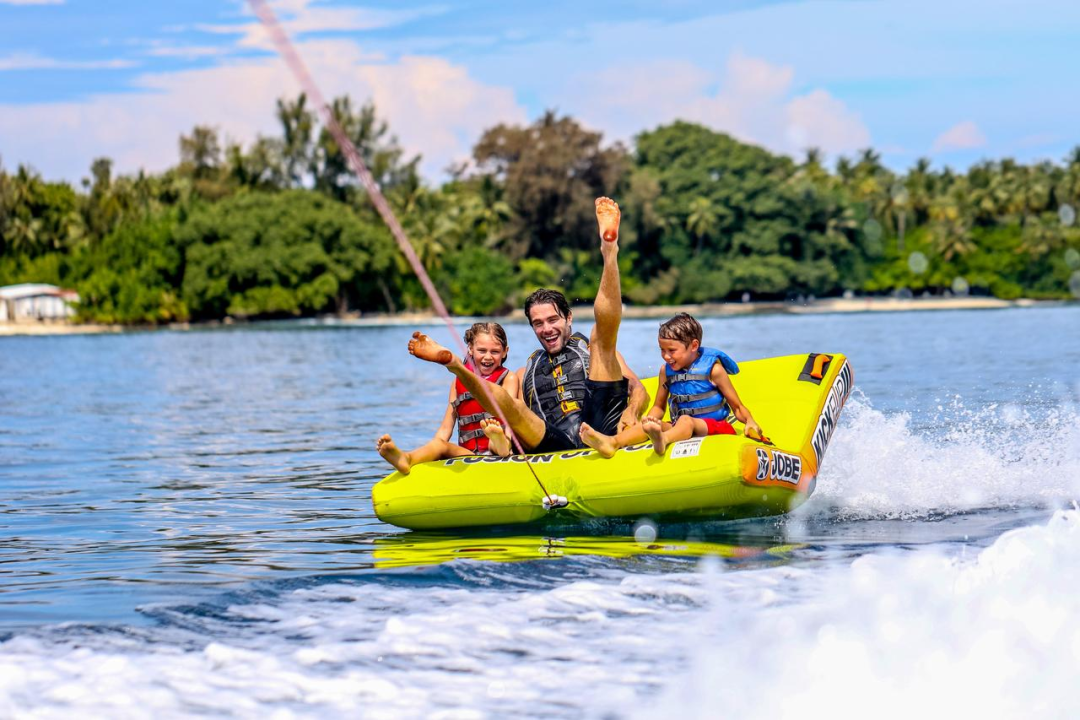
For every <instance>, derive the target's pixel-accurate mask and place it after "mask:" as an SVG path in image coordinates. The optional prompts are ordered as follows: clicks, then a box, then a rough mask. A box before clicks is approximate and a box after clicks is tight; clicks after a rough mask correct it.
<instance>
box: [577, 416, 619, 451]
mask: <svg viewBox="0 0 1080 720" xmlns="http://www.w3.org/2000/svg"><path fill="white" fill-rule="evenodd" d="M578 436H579V437H580V438H581V442H583V443H585V444H586V445H588V446H589V447H591V448H592V449H593V450H595V451H596V452H598V453H600V456H601V457H606V458H609V457H611V456H613V455H614V454H615V452H616V451H617V450H618V449H619V448H617V447H615V438H613V437H611V436H610V435H605V434H603V433H599V432H596V431H595V430H593V429H592V428H591V427H589V424H588V423H581V429H580V430H578Z"/></svg>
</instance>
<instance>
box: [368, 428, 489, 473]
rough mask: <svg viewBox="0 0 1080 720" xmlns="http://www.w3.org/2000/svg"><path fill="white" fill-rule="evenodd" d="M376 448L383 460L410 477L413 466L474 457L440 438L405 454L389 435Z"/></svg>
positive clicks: (381, 439) (380, 440)
mask: <svg viewBox="0 0 1080 720" xmlns="http://www.w3.org/2000/svg"><path fill="white" fill-rule="evenodd" d="M375 447H376V448H377V449H378V451H379V454H380V455H382V457H383V459H384V460H386V462H388V463H390V464H391V465H393V466H394V468H395V469H396V470H397V471H398V472H399V473H401V474H402V475H408V474H409V472H410V471H412V466H413V465H417V464H419V463H424V462H430V461H432V460H442V459H444V458H452V457H461V456H463V455H472V453H471V452H469V451H468V450H466V449H465V448H463V447H461V446H460V445H455V444H454V443H449V442H446V441H445V440H440V439H438V438H435V439H433V440H430V441H428V442H426V443H424V444H423V445H421V446H420V447H418V448H416V449H415V450H412V451H410V452H403V451H402V450H400V449H399V448H398V446H397V445H395V444H394V441H393V440H392V439H391V438H390V436H389V435H383V436H382V437H381V438H379V440H378V442H377V443H376V444H375Z"/></svg>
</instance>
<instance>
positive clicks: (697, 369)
mask: <svg viewBox="0 0 1080 720" xmlns="http://www.w3.org/2000/svg"><path fill="white" fill-rule="evenodd" d="M717 362H719V363H720V364H721V365H722V366H723V368H724V371H725V372H726V373H727V374H728V375H737V374H738V373H739V365H738V363H736V362H735V361H734V360H732V359H731V358H730V357H728V354H727V353H725V352H722V351H720V350H716V349H714V348H707V347H702V348H700V349H699V350H698V359H697V360H695V361H694V364H693V365H691V366H690V367H688V368H686V369H685V370H678V371H676V370H675V369H674V368H672V367H671V365H665V366H664V372H665V373H666V375H667V379H666V381H665V383H664V385H665V386H666V387H667V391H668V408H669V409H670V411H671V422H675V421H676V420H678V419H679V418H680V417H681V416H683V415H689V416H691V417H694V418H700V419H702V420H704V419H705V418H711V419H713V420H727V419H728V415H730V414H731V409H730V408H729V407H728V404H727V401H726V400H724V396H723V395H721V394H720V391H719V390H718V389H717V388H716V386H715V385H713V384H712V381H711V380H709V373H711V372H712V368H713V365H715V364H716V363H717Z"/></svg>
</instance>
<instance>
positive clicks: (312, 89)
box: [248, 0, 567, 510]
mask: <svg viewBox="0 0 1080 720" xmlns="http://www.w3.org/2000/svg"><path fill="white" fill-rule="evenodd" d="M248 4H249V5H251V9H252V10H253V11H254V12H255V15H257V16H258V18H259V20H260V21H261V22H262V24H263V25H264V26H265V27H266V29H267V31H268V32H269V33H270V37H271V39H272V40H273V41H274V45H275V46H276V47H277V50H278V53H279V54H280V55H281V57H282V59H283V60H284V61H285V64H286V65H288V66H289V69H290V70H291V71H292V73H293V76H295V77H296V80H297V82H299V83H300V86H301V87H302V88H303V89H304V92H305V93H307V95H308V96H309V97H310V98H311V101H312V102H313V103H314V104H315V107H316V108H318V110H319V113H320V114H321V115H322V119H323V123H324V124H325V125H326V128H327V129H328V130H329V131H330V134H331V135H333V136H334V140H335V141H336V142H337V144H338V147H340V148H341V150H342V152H343V153H344V154H345V159H346V160H348V162H349V168H350V169H351V170H352V171H353V173H354V174H355V175H356V177H357V178H359V179H360V183H361V184H362V185H363V186H364V189H365V190H367V194H368V197H369V198H371V202H372V204H373V205H374V206H375V209H376V210H377V211H378V213H379V215H380V216H381V217H382V219H383V222H385V223H386V226H387V227H388V228H390V233H391V234H392V235H393V236H394V240H396V241H397V244H398V247H400V248H401V252H403V253H404V254H405V259H406V260H408V261H409V265H410V266H411V267H412V269H413V272H414V273H416V277H417V278H418V279H419V280H420V285H421V286H423V288H424V292H426V293H427V296H428V298H430V300H431V306H432V307H433V308H435V312H437V313H438V314H439V317H441V318H442V319H443V321H444V322H445V323H446V327H447V329H449V330H450V335H451V337H453V338H454V339H455V340H456V341H457V344H458V349H459V350H461V356H462V357H465V356H466V355H468V353H469V351H468V348H466V347H465V343H464V342H463V341H462V339H461V338H460V337H459V336H458V334H457V331H456V330H455V329H454V323H453V321H452V320H451V319H450V313H449V312H447V310H446V305H445V304H444V303H443V301H442V298H441V297H440V296H439V292H438V290H436V289H435V285H434V283H432V282H431V277H429V276H428V274H427V271H426V270H424V266H423V265H422V264H421V263H420V258H418V257H417V256H416V251H415V250H414V249H413V246H412V243H410V242H409V239H408V237H406V235H405V230H404V229H403V228H402V227H401V223H400V222H398V219H397V216H396V215H394V211H393V210H391V209H390V204H389V203H388V202H386V197H385V196H384V195H383V194H382V190H380V189H379V185H378V183H376V182H375V178H374V177H372V175H371V172H370V171H368V169H367V166H366V165H364V161H363V160H362V159H361V158H360V153H359V152H357V150H356V146H355V145H354V144H353V142H352V139H350V138H349V136H348V135H347V134H346V133H345V131H344V130H343V129H342V128H341V126H340V125H339V124H338V122H337V120H336V119H335V118H334V114H333V113H332V112H331V111H330V106H329V105H327V104H326V100H325V99H324V98H323V95H322V93H321V92H319V86H318V85H316V84H315V80H314V78H312V77H311V73H310V72H308V69H307V66H306V65H305V64H304V61H303V59H302V58H301V57H300V54H299V53H298V52H297V51H296V47H295V46H294V45H293V44H292V41H290V40H289V36H288V35H287V34H286V33H285V30H284V28H282V27H281V23H279V22H278V19H277V16H276V15H275V14H274V11H273V10H272V9H271V8H270V5H269V3H267V2H266V0H248ZM473 372H475V370H474V371H473ZM481 387H482V388H483V391H484V395H486V396H487V400H488V403H489V404H490V405H491V407H493V408H494V409H495V412H496V414H497V415H498V416H499V421H500V422H502V424H503V427H507V428H509V427H510V424H509V423H508V422H507V421H506V418H505V417H504V416H503V413H502V411H501V410H500V409H499V406H498V404H497V403H496V402H495V398H494V396H493V394H492V392H491V388H489V387H488V383H486V382H485V383H482V385H481ZM510 440H511V441H512V442H513V443H514V447H515V448H517V451H518V453H522V454H523V453H524V452H525V451H524V449H522V447H521V442H520V441H519V440H518V439H517V436H516V435H515V434H513V433H511V434H510ZM525 466H526V467H527V468H529V472H530V473H532V476H533V479H535V480H536V483H537V484H538V485H539V486H540V489H541V490H542V491H543V493H544V503H543V504H544V508H545V509H548V510H550V509H552V508H559V507H565V506H566V504H567V502H566V498H563V497H559V496H557V495H551V494H550V493H548V491H547V488H545V487H544V483H542V482H540V477H539V476H538V475H537V474H536V470H535V468H533V466H532V463H529V462H526V463H525Z"/></svg>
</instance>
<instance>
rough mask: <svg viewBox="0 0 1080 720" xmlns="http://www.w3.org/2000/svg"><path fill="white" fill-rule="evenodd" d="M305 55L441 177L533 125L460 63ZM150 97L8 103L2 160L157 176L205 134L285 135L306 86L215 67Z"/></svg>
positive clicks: (334, 49)
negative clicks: (490, 132)
mask: <svg viewBox="0 0 1080 720" xmlns="http://www.w3.org/2000/svg"><path fill="white" fill-rule="evenodd" d="M298 49H299V50H300V53H301V54H302V55H303V56H304V58H305V60H306V61H307V63H308V66H309V69H310V70H311V73H312V75H313V76H314V77H315V79H316V81H317V82H319V83H320V86H321V89H322V92H323V93H324V94H325V95H326V97H328V98H330V97H335V96H338V95H343V94H348V95H350V96H351V97H352V98H353V100H354V101H355V102H356V103H357V104H359V103H361V102H363V101H365V100H367V99H369V98H371V99H372V100H374V102H375V106H376V108H377V110H378V112H379V114H380V116H382V117H383V118H385V119H386V120H387V121H388V122H389V124H390V129H391V132H393V133H394V134H396V135H397V136H398V138H399V139H400V141H401V144H402V145H403V146H404V147H405V148H406V150H407V151H409V152H410V153H422V154H423V156H424V160H423V166H422V167H423V172H424V173H425V175H426V176H427V177H429V178H434V177H437V176H438V175H439V174H440V173H441V172H442V170H443V169H445V167H446V166H447V165H448V164H449V163H450V162H451V161H456V160H459V159H461V158H463V157H465V156H467V154H468V153H469V151H470V149H471V146H472V144H473V143H474V142H475V141H476V140H477V139H478V137H479V135H480V133H481V132H482V131H483V130H484V129H485V128H487V127H490V126H491V125H494V124H496V123H499V122H512V123H518V122H524V121H525V119H526V115H525V111H524V110H523V109H522V108H521V107H520V106H519V105H518V104H517V102H516V100H515V98H514V95H513V92H512V91H511V90H510V89H508V88H502V87H497V86H491V85H485V84H483V83H480V82H478V81H477V80H475V79H473V78H472V77H470V76H469V74H468V72H467V71H466V70H465V69H464V68H462V67H460V66H457V65H453V64H451V63H450V62H448V61H446V60H443V59H440V58H432V57H405V58H401V59H400V60H399V61H397V62H385V61H382V62H377V61H373V60H372V59H371V57H370V56H365V55H364V54H363V53H361V52H360V49H359V48H358V46H357V45H356V44H355V43H354V42H352V41H347V40H318V41H311V42H307V43H302V44H300V45H299V46H298ZM136 86H137V88H138V89H141V90H143V91H144V92H136V93H132V92H126V93H115V94H101V95H96V96H93V97H91V98H89V99H87V100H85V101H79V102H64V103H40V104H28V105H15V104H10V105H0V138H2V142H3V145H2V146H0V154H2V155H3V157H4V160H5V161H6V162H5V164H7V165H8V166H12V165H15V164H18V163H20V162H28V163H31V164H33V166H34V167H35V168H36V169H38V170H39V171H40V172H42V173H43V174H44V175H45V176H46V177H50V178H55V177H62V178H66V179H69V180H76V179H78V178H80V177H82V176H84V175H85V174H86V173H87V169H88V168H89V166H90V162H91V160H92V159H93V158H95V157H99V156H103V155H104V156H108V157H111V158H113V160H114V161H115V162H116V168H117V170H118V171H119V172H133V171H135V170H137V169H139V168H144V169H146V170H148V171H159V170H162V169H164V168H166V167H168V166H171V165H173V164H175V163H176V162H177V160H178V150H177V141H178V138H179V135H180V134H181V133H188V132H190V131H191V128H192V127H193V126H194V125H196V124H203V125H211V126H215V127H217V128H218V129H219V130H220V131H221V133H222V135H223V136H224V137H228V138H231V139H234V140H238V141H241V142H249V141H251V140H252V139H254V137H255V135H256V134H258V133H263V134H275V135H276V134H278V133H279V132H280V131H279V128H278V126H277V124H276V123H277V121H276V120H275V118H274V103H275V101H276V100H277V99H278V98H280V97H283V96H284V97H296V96H297V95H298V94H299V88H298V86H297V85H296V84H295V82H294V81H293V79H292V76H291V75H290V74H289V72H288V70H287V69H286V68H285V66H284V64H283V63H282V62H281V61H280V60H278V59H277V58H276V57H275V58H260V59H245V60H232V61H229V62H226V63H224V64H222V65H219V66H217V67H213V68H201V69H192V70H186V71H182V72H173V73H155V74H150V73H148V74H144V75H142V76H140V77H139V78H138V79H137V81H136Z"/></svg>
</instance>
